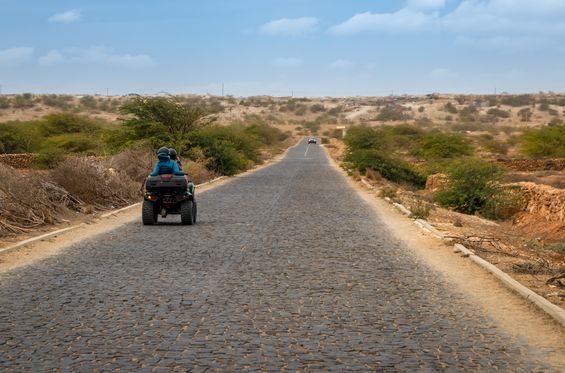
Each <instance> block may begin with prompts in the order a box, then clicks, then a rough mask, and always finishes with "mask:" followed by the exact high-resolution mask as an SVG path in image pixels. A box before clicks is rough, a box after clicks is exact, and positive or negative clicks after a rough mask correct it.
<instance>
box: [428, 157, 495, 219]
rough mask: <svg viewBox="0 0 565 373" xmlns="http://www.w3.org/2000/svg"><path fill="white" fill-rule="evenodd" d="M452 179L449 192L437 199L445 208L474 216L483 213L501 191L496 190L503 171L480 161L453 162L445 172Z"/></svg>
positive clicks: (444, 191) (440, 194)
mask: <svg viewBox="0 0 565 373" xmlns="http://www.w3.org/2000/svg"><path fill="white" fill-rule="evenodd" d="M445 172H446V173H447V175H448V177H449V184H448V186H447V188H446V189H444V190H442V191H439V192H437V193H435V194H434V199H435V200H436V201H437V202H438V203H439V204H441V205H443V206H448V207H452V208H454V209H455V210H456V211H459V212H463V213H467V214H474V213H476V212H483V211H484V210H485V208H486V206H487V204H488V202H489V201H490V200H492V199H493V198H495V197H496V196H497V195H498V194H499V193H500V189H499V188H498V187H497V186H496V181H498V180H499V179H500V178H501V177H502V175H503V172H502V169H500V168H499V167H498V166H496V165H495V164H492V163H489V162H485V161H481V160H478V159H472V158H470V159H463V160H457V161H454V162H453V163H452V164H451V165H450V166H449V167H447V170H446V171H445Z"/></svg>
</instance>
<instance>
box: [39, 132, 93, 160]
mask: <svg viewBox="0 0 565 373" xmlns="http://www.w3.org/2000/svg"><path fill="white" fill-rule="evenodd" d="M99 146H100V144H99V142H98V141H97V139H95V138H93V137H92V136H90V135H89V134H86V133H71V134H63V135H58V136H52V137H49V138H48V139H47V140H45V142H44V143H43V145H42V149H59V150H62V151H64V152H65V153H86V154H90V155H93V154H95V153H96V152H95V150H96V149H98V147H99Z"/></svg>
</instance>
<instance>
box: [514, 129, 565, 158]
mask: <svg viewBox="0 0 565 373" xmlns="http://www.w3.org/2000/svg"><path fill="white" fill-rule="evenodd" d="M520 143H521V144H520V151H521V152H522V154H524V155H527V156H530V157H565V125H555V126H552V127H544V128H540V129H537V130H532V131H529V132H527V133H525V134H524V135H523V136H522V137H521V139H520Z"/></svg>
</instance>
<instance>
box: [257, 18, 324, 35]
mask: <svg viewBox="0 0 565 373" xmlns="http://www.w3.org/2000/svg"><path fill="white" fill-rule="evenodd" d="M318 24H319V20H318V18H315V17H302V18H294V19H288V18H282V19H277V20H274V21H270V22H267V23H265V24H264V25H263V26H261V31H262V32H264V33H266V34H270V35H283V36H300V35H304V34H307V33H311V32H314V31H316V29H317V28H318Z"/></svg>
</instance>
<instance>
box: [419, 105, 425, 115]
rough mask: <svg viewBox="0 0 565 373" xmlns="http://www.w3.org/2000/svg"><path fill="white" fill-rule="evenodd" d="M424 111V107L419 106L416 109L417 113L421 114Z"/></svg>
mask: <svg viewBox="0 0 565 373" xmlns="http://www.w3.org/2000/svg"><path fill="white" fill-rule="evenodd" d="M425 110H426V108H425V107H423V106H420V107H419V108H418V113H423V112H424V111H425Z"/></svg>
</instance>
